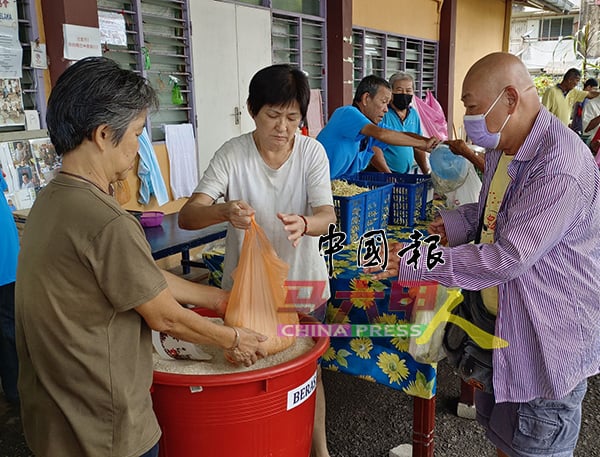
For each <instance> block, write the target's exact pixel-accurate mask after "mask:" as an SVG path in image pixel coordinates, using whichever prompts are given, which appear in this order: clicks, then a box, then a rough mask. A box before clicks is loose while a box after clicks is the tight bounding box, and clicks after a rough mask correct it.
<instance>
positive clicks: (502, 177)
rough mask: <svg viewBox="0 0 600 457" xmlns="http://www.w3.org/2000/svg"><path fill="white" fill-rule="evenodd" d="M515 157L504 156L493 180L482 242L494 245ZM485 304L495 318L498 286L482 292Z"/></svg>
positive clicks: (482, 228)
mask: <svg viewBox="0 0 600 457" xmlns="http://www.w3.org/2000/svg"><path fill="white" fill-rule="evenodd" d="M513 157H514V156H509V155H506V154H502V155H501V156H500V161H499V162H498V167H497V168H496V172H495V173H494V177H493V178H492V182H491V184H490V190H489V191H488V197H487V201H486V203H485V211H484V215H483V225H482V227H481V242H482V243H493V242H494V232H495V231H496V216H497V215H498V210H499V209H500V204H501V203H502V199H503V198H504V194H505V193H506V188H507V187H508V184H509V183H510V176H508V164H509V163H510V161H511V160H512V158H513ZM481 298H482V300H483V304H484V305H485V307H486V308H487V310H488V312H489V313H490V314H493V315H494V316H495V315H496V314H497V313H498V286H493V287H488V288H487V289H483V290H482V291H481Z"/></svg>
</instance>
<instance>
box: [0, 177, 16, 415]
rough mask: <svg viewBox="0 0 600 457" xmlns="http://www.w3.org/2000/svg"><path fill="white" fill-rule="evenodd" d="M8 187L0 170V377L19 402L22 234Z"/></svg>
mask: <svg viewBox="0 0 600 457" xmlns="http://www.w3.org/2000/svg"><path fill="white" fill-rule="evenodd" d="M7 190H8V186H7V184H6V181H5V180H4V177H3V176H2V173H1V172H0V192H1V193H0V233H2V236H0V378H2V390H3V391H4V396H5V398H6V400H7V401H8V402H9V403H12V404H17V403H18V402H19V394H18V392H17V375H18V362H17V349H16V346H15V279H16V274H17V256H18V253H19V235H18V233H17V227H16V225H15V220H14V218H13V215H12V212H11V210H10V208H9V207H8V203H7V201H6V198H5V197H4V192H6V191H7Z"/></svg>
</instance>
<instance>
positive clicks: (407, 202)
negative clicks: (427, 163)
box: [350, 172, 433, 227]
mask: <svg viewBox="0 0 600 457" xmlns="http://www.w3.org/2000/svg"><path fill="white" fill-rule="evenodd" d="M350 179H359V180H364V181H371V182H378V183H394V190H393V192H392V204H391V208H390V218H389V223H390V225H403V226H409V227H413V226H414V225H415V224H416V222H417V220H423V221H424V220H427V215H428V212H429V210H430V209H431V206H432V205H433V192H432V190H433V182H432V181H431V175H418V174H402V173H378V172H362V173H358V174H357V175H353V176H352V177H351V178H350Z"/></svg>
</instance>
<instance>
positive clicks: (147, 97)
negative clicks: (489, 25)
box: [46, 57, 158, 155]
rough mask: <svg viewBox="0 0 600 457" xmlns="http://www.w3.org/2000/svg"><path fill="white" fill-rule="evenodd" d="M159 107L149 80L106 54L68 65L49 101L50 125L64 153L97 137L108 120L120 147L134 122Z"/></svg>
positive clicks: (53, 138)
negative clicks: (97, 132)
mask: <svg viewBox="0 0 600 457" xmlns="http://www.w3.org/2000/svg"><path fill="white" fill-rule="evenodd" d="M157 106H158V100H157V97H156V93H155V91H154V89H152V87H151V86H150V84H149V83H148V81H147V80H146V79H145V78H143V77H141V76H140V75H138V74H136V73H134V72H133V71H130V70H125V69H122V68H120V67H119V65H118V64H117V63H116V62H114V61H113V60H110V59H107V58H105V57H87V58H85V59H82V60H80V61H78V62H76V63H74V64H73V65H71V66H70V67H69V68H67V69H66V70H65V71H64V73H63V74H62V75H60V77H59V78H58V81H57V82H56V85H55V86H54V88H53V89H52V92H51V93H50V98H49V99H48V110H47V113H46V123H47V124H48V133H49V135H50V140H51V141H52V144H53V145H54V148H55V150H56V153H57V154H58V155H62V154H65V153H67V152H69V151H72V150H73V149H75V148H77V146H79V145H80V144H81V143H82V142H83V141H84V139H86V138H87V139H88V140H91V139H92V135H93V133H94V131H95V130H96V129H97V128H98V127H99V126H100V125H103V124H106V125H107V126H108V127H109V128H110V129H111V130H112V143H113V145H115V146H117V145H118V144H119V143H120V142H121V140H122V139H123V136H124V135H125V132H126V130H127V128H128V127H129V124H131V122H132V121H133V119H135V118H136V117H138V116H139V115H140V114H142V113H143V112H145V111H147V110H149V109H153V108H155V107H157Z"/></svg>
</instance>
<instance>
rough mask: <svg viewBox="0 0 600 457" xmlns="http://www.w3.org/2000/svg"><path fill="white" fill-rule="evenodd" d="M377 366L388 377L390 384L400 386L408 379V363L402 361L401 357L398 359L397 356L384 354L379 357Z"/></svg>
mask: <svg viewBox="0 0 600 457" xmlns="http://www.w3.org/2000/svg"><path fill="white" fill-rule="evenodd" d="M377 366H378V367H379V368H381V371H383V372H384V373H385V374H386V375H387V376H388V378H389V379H390V383H394V382H397V383H398V384H400V381H403V380H405V379H406V378H407V377H408V368H407V367H406V362H405V361H404V360H400V357H398V355H397V354H390V353H389V352H382V353H381V354H379V356H378V357H377Z"/></svg>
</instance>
